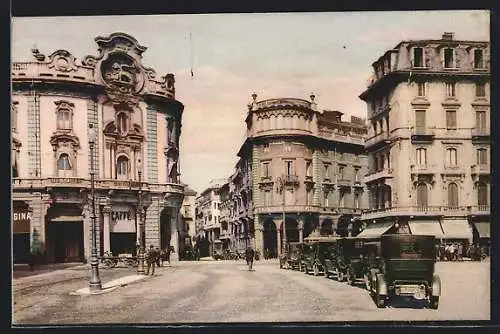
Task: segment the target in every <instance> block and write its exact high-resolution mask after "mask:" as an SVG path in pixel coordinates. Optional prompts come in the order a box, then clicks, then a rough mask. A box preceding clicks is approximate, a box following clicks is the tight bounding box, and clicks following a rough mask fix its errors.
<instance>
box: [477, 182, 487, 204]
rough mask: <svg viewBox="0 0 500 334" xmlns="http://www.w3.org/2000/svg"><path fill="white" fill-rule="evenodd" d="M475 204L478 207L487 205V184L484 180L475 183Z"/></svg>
mask: <svg viewBox="0 0 500 334" xmlns="http://www.w3.org/2000/svg"><path fill="white" fill-rule="evenodd" d="M477 205H479V206H480V207H481V206H487V205H488V185H487V184H486V183H484V182H479V183H478V184H477Z"/></svg>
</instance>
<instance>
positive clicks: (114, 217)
mask: <svg viewBox="0 0 500 334" xmlns="http://www.w3.org/2000/svg"><path fill="white" fill-rule="evenodd" d="M110 224H111V226H110V227H111V228H110V230H111V232H113V233H135V214H134V211H133V210H132V208H130V207H128V206H123V207H115V208H113V210H112V211H111V222H110Z"/></svg>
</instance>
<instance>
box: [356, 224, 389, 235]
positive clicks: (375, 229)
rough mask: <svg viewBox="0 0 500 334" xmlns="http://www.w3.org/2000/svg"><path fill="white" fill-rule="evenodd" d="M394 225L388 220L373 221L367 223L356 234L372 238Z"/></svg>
mask: <svg viewBox="0 0 500 334" xmlns="http://www.w3.org/2000/svg"><path fill="white" fill-rule="evenodd" d="M393 225H394V223H392V222H391V223H390V222H382V223H374V224H369V225H368V226H367V227H366V228H365V229H364V230H363V231H362V232H361V233H360V234H358V235H357V236H356V237H357V238H374V237H379V236H381V235H382V234H384V233H385V232H387V231H389V229H390V228H391V227H392V226H393Z"/></svg>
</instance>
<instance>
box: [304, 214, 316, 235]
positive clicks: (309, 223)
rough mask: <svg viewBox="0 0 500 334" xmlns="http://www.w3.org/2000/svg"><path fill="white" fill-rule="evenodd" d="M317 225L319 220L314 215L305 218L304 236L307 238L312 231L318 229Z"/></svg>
mask: <svg viewBox="0 0 500 334" xmlns="http://www.w3.org/2000/svg"><path fill="white" fill-rule="evenodd" d="M316 226H317V221H316V219H314V218H313V217H311V216H309V217H306V219H304V229H303V236H304V238H307V237H308V236H309V235H310V234H311V232H312V231H314V230H315V229H316Z"/></svg>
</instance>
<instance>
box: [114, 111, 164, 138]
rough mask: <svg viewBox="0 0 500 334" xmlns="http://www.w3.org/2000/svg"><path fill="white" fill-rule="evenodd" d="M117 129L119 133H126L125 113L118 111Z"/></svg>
mask: <svg viewBox="0 0 500 334" xmlns="http://www.w3.org/2000/svg"><path fill="white" fill-rule="evenodd" d="M116 121H117V130H118V133H120V134H125V133H127V115H126V114H125V113H119V114H118V116H117V118H116ZM170 138H171V137H170V135H169V138H168V139H169V140H170Z"/></svg>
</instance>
